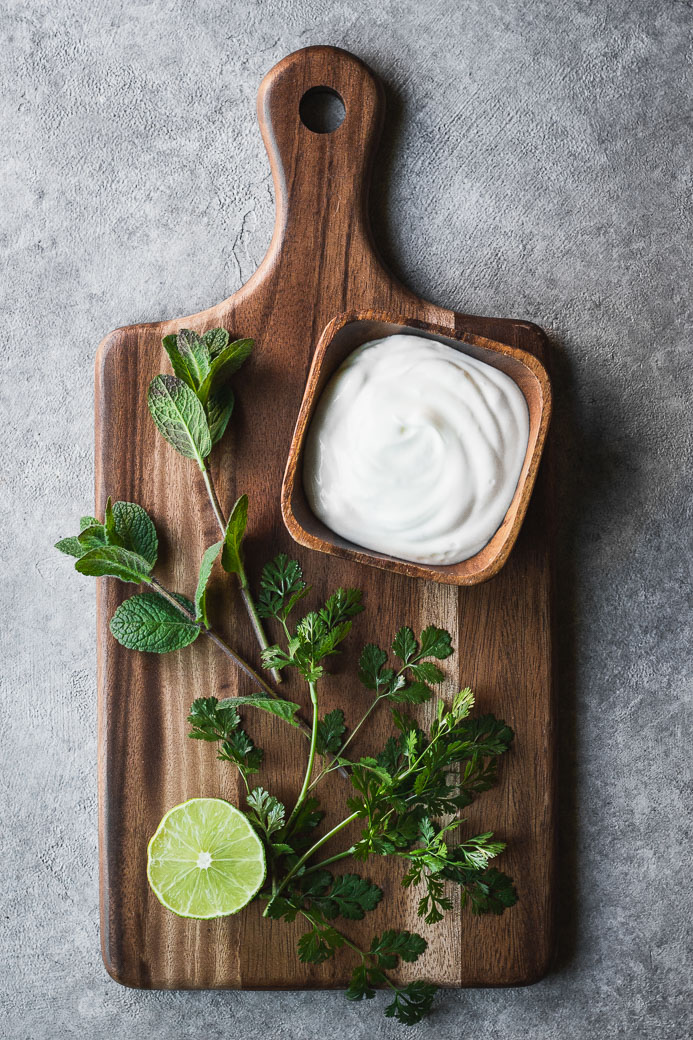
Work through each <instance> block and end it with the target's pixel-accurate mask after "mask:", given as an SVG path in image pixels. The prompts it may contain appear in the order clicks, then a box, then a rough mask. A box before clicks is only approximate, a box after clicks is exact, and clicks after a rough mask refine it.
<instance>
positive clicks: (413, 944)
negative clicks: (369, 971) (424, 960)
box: [368, 929, 428, 969]
mask: <svg viewBox="0 0 693 1040" xmlns="http://www.w3.org/2000/svg"><path fill="white" fill-rule="evenodd" d="M427 946H428V943H427V942H426V940H425V939H424V938H423V936H421V935H418V934H417V933H416V932H396V931H394V929H388V931H386V932H383V934H382V935H376V936H375V937H374V939H373V941H372V942H371V945H370V949H369V951H368V952H369V953H371V954H374V955H375V956H376V957H377V959H378V963H379V965H380V967H381V968H385V969H390V968H394V967H396V966H397V958H398V957H399V958H400V959H401V960H403V961H408V962H410V963H411V962H412V961H415V960H418V958H419V957H420V956H421V954H422V953H423V952H424V950H425V949H426V947H427Z"/></svg>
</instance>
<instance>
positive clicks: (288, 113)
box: [257, 47, 385, 276]
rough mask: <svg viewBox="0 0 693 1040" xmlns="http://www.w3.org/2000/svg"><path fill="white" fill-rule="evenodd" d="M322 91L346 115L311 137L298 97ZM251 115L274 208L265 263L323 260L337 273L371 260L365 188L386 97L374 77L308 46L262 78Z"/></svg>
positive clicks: (340, 55) (332, 50)
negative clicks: (267, 166)
mask: <svg viewBox="0 0 693 1040" xmlns="http://www.w3.org/2000/svg"><path fill="white" fill-rule="evenodd" d="M321 88H322V90H323V91H326V92H327V93H328V94H330V93H331V94H335V93H336V94H338V95H339V97H340V98H341V99H342V102H343V103H344V108H345V110H346V114H345V116H344V119H343V122H342V123H341V125H340V126H339V127H338V128H337V129H334V130H332V131H331V132H324V133H319V132H315V131H314V130H311V129H309V128H308V126H306V125H305V124H304V123H303V121H302V119H301V99H302V98H304V96H305V95H306V93H307V92H308V91H312V92H313V96H314V95H315V94H316V93H319V92H321ZM257 110H258V119H259V122H260V128H261V130H262V136H263V140H264V142H265V147H266V148H267V154H268V155H269V160H270V165H271V168H272V176H273V179H274V187H275V196H276V207H277V209H276V220H275V228H274V236H273V239H272V245H271V246H270V250H269V253H268V256H267V257H266V261H265V262H266V263H269V264H270V265H273V264H275V263H276V262H278V261H287V262H291V263H292V264H293V266H294V267H297V268H302V269H303V271H304V272H305V271H306V268H307V267H308V268H310V267H316V269H317V265H318V264H323V265H325V264H327V263H329V264H331V265H332V268H333V271H334V274H335V276H337V275H339V276H341V275H342V273H343V272H344V270H345V269H346V267H347V266H348V263H349V259H350V258H352V255H353V254H354V252H355V251H358V252H359V253H360V254H361V256H360V258H359V259H360V261H361V262H363V260H364V259H372V260H374V261H375V260H376V253H375V250H374V247H373V242H372V237H371V233H370V228H369V221H368V184H369V180H370V172H371V167H372V163H373V157H374V154H375V150H376V148H377V145H378V141H379V138H380V132H381V129H382V122H383V115H384V110H385V98H384V91H383V88H382V84H381V83H380V81H379V80H378V79H377V77H376V76H375V75H374V73H373V72H372V71H371V70H370V69H369V68H368V66H367V65H365V64H364V63H363V62H362V61H361V60H360V59H359V58H357V57H355V55H353V54H350V53H349V52H348V51H343V50H341V49H340V48H338V47H306V48H304V49H303V50H300V51H295V52H294V53H293V54H289V55H288V56H287V57H286V58H284V59H283V60H282V61H280V62H279V64H278V65H275V66H274V68H273V69H271V70H270V72H268V73H267V75H266V76H265V78H264V79H263V81H262V83H261V85H260V90H259V93H258V101H257ZM304 115H305V112H304ZM328 229H329V235H328V234H327V230H328ZM328 239H329V251H330V255H329V256H326V255H325V252H324V250H325V244H326V242H327V241H328Z"/></svg>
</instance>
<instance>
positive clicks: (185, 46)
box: [0, 0, 693, 1040]
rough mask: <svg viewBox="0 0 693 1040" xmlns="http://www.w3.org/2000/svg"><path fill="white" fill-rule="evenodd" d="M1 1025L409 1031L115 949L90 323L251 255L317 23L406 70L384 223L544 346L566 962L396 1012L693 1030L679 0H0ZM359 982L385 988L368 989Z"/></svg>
mask: <svg viewBox="0 0 693 1040" xmlns="http://www.w3.org/2000/svg"><path fill="white" fill-rule="evenodd" d="M0 25H1V26H2V61H1V62H0V85H1V88H2V89H1V99H0V106H2V108H1V111H2V134H1V135H0V161H1V165H2V206H0V234H1V249H2V260H3V262H2V272H3V273H2V280H1V281H0V293H1V294H2V303H3V307H2V311H3V321H2V327H1V332H2V342H3V348H4V349H3V357H4V366H3V367H4V377H3V381H2V398H3V407H4V412H3V417H4V430H5V436H4V441H5V451H4V458H5V464H4V471H5V475H6V478H7V483H6V485H5V488H6V490H5V491H4V493H3V496H2V504H3V509H4V510H5V511H6V513H7V515H6V517H5V518H4V520H3V523H2V525H1V526H0V540H1V542H2V551H3V562H4V568H3V574H4V582H3V601H4V602H3V622H2V628H1V638H2V662H3V669H2V671H3V695H2V716H1V718H2V735H3V754H2V764H3V766H2V768H3V774H4V779H3V796H4V797H3V801H4V808H3V811H2V814H1V816H0V831H1V833H2V838H1V840H2V850H3V855H2V858H3V865H2V929H3V933H2V934H3V937H2V945H3V955H2V958H1V959H2V961H3V963H4V964H5V967H4V970H3V985H2V987H1V988H2V990H3V995H2V1004H3V1008H4V1010H3V1011H2V1018H1V1019H0V1033H1V1034H2V1035H3V1036H7V1037H11V1038H13V1040H14V1038H18V1040H19V1038H22V1040H23V1038H32V1040H33V1038H36V1040H44V1038H45V1040H48V1038H50V1040H62V1038H67V1037H80V1038H82V1037H89V1038H92V1037H93V1038H109V1040H116V1038H127V1040H150V1038H151V1040H157V1038H162V1040H163V1038H167V1040H168V1038H193V1037H195V1038H197V1037H201V1036H204V1037H207V1038H209V1040H212V1038H217V1037H218V1038H221V1037H224V1038H226V1037H247V1038H248V1040H255V1038H263V1040H269V1038H272V1040H278V1038H287V1040H288V1038H302V1037H305V1038H309V1037H310V1038H312V1037H317V1036H327V1035H329V1034H334V1035H335V1036H340V1037H345V1038H348V1040H356V1038H362V1037H372V1036H374V1035H378V1036H382V1037H395V1036H402V1035H405V1034H404V1032H403V1031H402V1028H401V1027H399V1026H397V1025H396V1024H393V1023H392V1022H389V1021H386V1020H384V1019H381V1018H379V1017H378V1015H377V1014H375V1012H376V1010H377V1009H376V1008H374V1005H373V1004H372V1003H371V1004H367V1005H348V1004H346V1002H345V1000H344V998H343V996H342V994H340V993H326V994H314V993H293V994H284V995H281V994H277V995H272V994H269V995H267V994H255V993H230V994H224V993H142V992H135V991H130V990H125V989H122V988H120V987H119V986H118V985H117V984H116V983H115V982H112V981H111V980H110V979H109V978H108V976H107V975H106V973H105V971H104V970H103V968H102V965H101V960H100V955H99V947H98V924H97V848H96V781H95V760H96V737H95V671H94V624H93V606H94V590H93V585H92V584H90V583H89V582H87V581H86V580H83V579H80V578H78V577H77V575H75V574H74V573H73V572H71V570H70V566H69V562H68V561H67V560H63V561H61V560H60V559H59V558H58V557H57V555H56V554H55V553H54V552H53V551H52V549H51V548H50V545H51V543H52V542H53V541H54V540H55V538H56V537H58V536H61V535H63V534H65V533H68V532H69V531H71V529H72V527H73V525H74V518H75V517H76V516H78V515H79V514H80V512H84V511H85V510H87V509H88V508H90V506H91V497H92V361H93V357H94V350H95V347H96V344H97V342H98V341H99V339H100V338H101V336H102V335H103V334H104V333H105V332H107V331H108V330H109V329H111V328H113V327H115V326H117V325H122V324H126V323H130V322H137V321H147V320H153V319H158V318H161V317H170V316H173V315H175V314H183V313H190V312H192V311H195V310H197V309H199V308H202V307H205V306H207V305H209V304H211V303H214V302H215V301H217V300H218V299H220V298H223V297H224V296H225V295H228V294H229V293H231V292H232V291H233V290H234V289H236V288H237V287H238V286H239V285H240V284H241V283H242V282H243V281H244V280H245V279H246V278H247V277H248V275H249V274H250V273H251V272H252V271H253V269H254V268H255V266H256V265H257V263H258V262H259V261H260V259H261V258H262V255H263V253H264V250H265V248H266V246H267V244H268V242H269V238H270V234H271V226H272V217H273V201H272V190H271V181H270V177H269V170H268V164H267V161H266V157H265V154H264V151H263V148H262V144H261V141H260V136H259V133H258V130H257V127H256V125H255V116H254V103H255V93H256V90H257V86H258V83H259V81H260V78H261V76H262V75H263V74H264V73H265V72H266V71H267V70H268V69H269V68H270V67H271V66H272V65H273V64H274V63H275V62H276V61H277V60H278V59H280V58H281V57H283V56H284V55H285V54H287V53H289V52H290V51H292V50H294V49H296V48H298V47H301V46H304V45H306V44H310V43H334V44H339V45H341V46H344V47H346V48H348V49H351V50H353V51H355V52H356V53H357V54H359V55H361V56H362V57H363V58H364V59H366V61H368V62H369V63H370V64H371V65H372V66H373V68H374V69H376V70H377V71H378V72H379V73H381V75H382V76H383V77H384V79H385V81H386V83H387V84H388V94H389V106H390V113H391V116H390V122H389V124H388V128H387V130H386V136H385V141H384V147H383V150H382V152H381V158H380V162H379V165H378V171H377V183H376V198H375V224H376V229H377V232H378V236H379V239H380V241H381V243H382V246H383V249H384V252H385V254H386V256H387V258H388V260H389V261H390V263H391V264H392V266H393V267H394V268H395V270H397V271H398V272H399V273H400V274H402V276H403V277H404V278H405V279H406V280H407V281H408V282H409V284H410V285H411V286H412V287H413V288H414V289H416V290H417V291H418V292H420V293H422V294H423V295H426V296H429V297H431V298H432V299H434V300H436V301H438V302H440V303H444V304H447V305H449V306H451V307H453V308H455V309H457V310H468V311H472V312H478V313H499V314H503V315H512V316H516V317H524V318H529V319H532V320H533V321H536V322H538V323H540V324H541V325H543V326H545V327H546V328H547V329H548V330H550V333H551V335H552V339H553V342H554V344H555V347H556V350H557V352H558V353H559V354H560V357H561V359H562V360H561V364H560V371H561V376H560V379H559V387H558V421H557V424H556V429H557V430H558V431H559V432H560V439H561V444H562V451H561V467H562V474H563V481H562V492H561V541H562V551H561V582H562V603H561V624H562V681H561V765H562V780H561V790H562V802H561V866H560V877H561V889H560V948H559V961H558V967H557V969H556V971H555V972H554V973H553V974H552V975H551V976H549V977H548V978H547V979H546V980H545V981H544V982H542V983H540V984H539V985H536V986H534V987H531V988H528V989H516V990H505V991H490V990H486V991H484V990H476V991H468V992H450V993H447V994H444V995H443V996H442V998H441V999H440V1000H439V1002H438V1010H437V1012H436V1015H435V1018H433V1019H432V1020H430V1022H428V1023H427V1024H424V1025H422V1026H419V1027H416V1028H415V1029H413V1030H411V1031H409V1032H408V1033H406V1035H407V1036H412V1037H440V1038H445V1040H447V1038H453V1037H459V1036H461V1035H469V1036H474V1037H478V1038H479V1040H486V1038H489V1040H490V1038H492V1037H493V1038H494V1040H511V1038H513V1040H514V1038H525V1037H538V1038H541V1040H555V1038H558V1040H570V1038H580V1040H586V1038H602V1037H613V1036H629V1037H636V1038H640V1037H660V1036H661V1037H667V1038H684V1037H688V1036H689V1035H690V1033H691V1029H692V1026H693V1015H692V1011H691V996H692V994H691V982H690V969H691V964H690V946H689V948H688V950H687V942H686V939H687V936H688V939H689V942H690V916H691V909H692V907H691V896H690V891H689V892H688V893H686V887H687V885H688V882H689V874H690V870H689V852H688V850H687V848H686V841H687V838H688V834H689V829H690V825H689V823H688V821H687V819H686V817H687V816H688V814H689V809H690V800H691V783H690V751H689V746H690V736H689V734H690V726H691V714H690V703H691V698H690V691H691V682H692V670H691V663H690V658H689V654H690V650H689V648H690V645H691V583H690V579H691V556H690V505H689V501H690V488H691V480H692V478H691V424H690V410H691V366H690V349H691V322H692V314H691V303H690V289H691V285H690V277H689V264H690V247H691V244H692V240H693V234H692V230H693V229H692V227H691V216H690V213H691V211H690V192H691V169H690V154H691V129H692V128H691V117H690V112H691V27H692V25H693V12H692V10H691V5H690V3H685V2H676V0H662V2H660V3H651V2H650V0H635V2H633V0H630V2H629V0H618V2H613V3H597V2H593V3H590V2H587V0H573V2H568V0H544V2H532V0H530V2H529V3H526V2H525V3H523V2H521V0H508V2H499V3H493V2H488V0H483V2H481V0H480V2H475V3H458V2H456V0H439V2H428V3H421V2H419V0H403V2H401V3H395V2H391V0H381V2H379V3H377V4H375V3H371V2H366V0H358V2H354V3H346V2H338V3H331V2H327V0H313V2H310V3H309V2H308V0H276V2H275V3H273V4H272V5H269V4H267V5H261V4H254V3H252V2H249V0H246V2H243V0H229V2H226V3H215V2H214V0H171V2H165V0H150V2H147V0H141V2H139V3H134V2H133V3H127V2H125V3H123V2H116V0H114V2H110V3H109V2H105V0H98V2H96V0H91V2H84V3H80V2H79V0H45V2H37V0H4V3H3V5H2V12H1V13H0ZM375 1003H378V1001H376V1002H375Z"/></svg>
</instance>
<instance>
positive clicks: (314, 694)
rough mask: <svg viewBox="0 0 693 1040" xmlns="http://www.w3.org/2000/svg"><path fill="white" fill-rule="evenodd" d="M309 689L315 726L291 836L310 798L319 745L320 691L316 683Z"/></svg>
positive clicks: (288, 831)
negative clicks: (299, 814) (298, 816)
mask: <svg viewBox="0 0 693 1040" xmlns="http://www.w3.org/2000/svg"><path fill="white" fill-rule="evenodd" d="M308 688H309V690H310V702H311V704H312V706H313V725H312V727H311V734H310V751H309V752H308V764H307V766H306V775H305V776H304V778H303V786H302V787H301V793H300V794H299V796H298V799H297V801H296V804H295V805H294V808H293V811H292V813H291V816H290V817H289V820H288V823H287V825H286V833H287V834H289V833H290V831H291V824H292V823H293V821H294V820H295V819H296V816H297V814H298V810H299V809H300V808H301V806H302V805H303V803H304V802H305V800H306V797H307V796H308V791H309V789H310V780H311V777H312V775H313V765H314V763H315V749H316V747H317V744H318V691H317V687H316V685H315V682H313V681H312V682H309V683H308Z"/></svg>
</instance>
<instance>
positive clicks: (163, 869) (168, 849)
mask: <svg viewBox="0 0 693 1040" xmlns="http://www.w3.org/2000/svg"><path fill="white" fill-rule="evenodd" d="M147 877H148V878H149V884H150V885H151V886H152V889H153V891H154V894H155V896H156V898H157V899H158V900H159V902H160V903H163V905H164V906H165V907H168V909H169V910H172V911H173V913H174V914H178V916H179V917H195V918H210V917H226V916H227V915H228V914H235V913H236V912H237V911H238V910H240V909H241V908H242V907H244V906H245V905H246V903H249V902H250V900H251V899H252V898H253V896H254V895H256V894H257V892H258V891H259V889H260V886H261V885H262V882H263V881H264V880H265V852H264V849H263V847H262V842H261V841H260V839H259V838H258V836H257V834H256V833H255V831H254V830H253V828H252V827H251V825H250V824H249V823H248V821H247V819H246V818H245V816H244V815H243V813H242V812H239V811H238V809H236V808H235V807H234V806H233V805H229V803H228V802H225V801H223V800H222V799H221V798H191V799H190V800H189V801H187V802H182V803H181V804H180V805H176V806H174V807H173V809H169V811H168V812H167V813H166V815H165V816H164V818H163V820H162V821H161V823H160V824H159V826H158V827H157V829H156V834H155V835H154V837H153V838H152V840H151V841H150V842H149V847H148V848H147Z"/></svg>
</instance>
